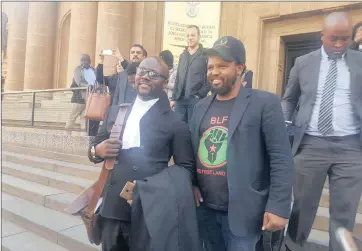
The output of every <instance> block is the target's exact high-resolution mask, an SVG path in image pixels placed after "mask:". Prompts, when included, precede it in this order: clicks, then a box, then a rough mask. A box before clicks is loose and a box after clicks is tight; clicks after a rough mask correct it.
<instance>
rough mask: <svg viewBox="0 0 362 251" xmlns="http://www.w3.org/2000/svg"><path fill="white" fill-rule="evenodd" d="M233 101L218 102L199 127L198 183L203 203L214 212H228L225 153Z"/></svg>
mask: <svg viewBox="0 0 362 251" xmlns="http://www.w3.org/2000/svg"><path fill="white" fill-rule="evenodd" d="M234 101H235V98H234V99H231V100H217V99H215V100H214V102H213V103H212V104H211V106H210V107H209V109H208V111H207V113H206V114H205V116H204V118H203V120H202V122H201V126H200V135H201V138H200V144H199V149H198V156H197V182H198V186H199V188H200V191H201V194H202V197H203V199H204V203H205V204H206V206H207V207H209V208H212V209H215V210H222V211H227V210H228V203H229V190H228V182H227V160H226V152H227V145H228V128H229V115H230V113H231V109H232V106H233V104H234Z"/></svg>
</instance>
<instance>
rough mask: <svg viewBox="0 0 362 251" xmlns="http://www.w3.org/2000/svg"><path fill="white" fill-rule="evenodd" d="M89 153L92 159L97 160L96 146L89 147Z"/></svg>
mask: <svg viewBox="0 0 362 251" xmlns="http://www.w3.org/2000/svg"><path fill="white" fill-rule="evenodd" d="M90 153H91V156H92V158H93V159H97V156H96V146H92V147H91V149H90Z"/></svg>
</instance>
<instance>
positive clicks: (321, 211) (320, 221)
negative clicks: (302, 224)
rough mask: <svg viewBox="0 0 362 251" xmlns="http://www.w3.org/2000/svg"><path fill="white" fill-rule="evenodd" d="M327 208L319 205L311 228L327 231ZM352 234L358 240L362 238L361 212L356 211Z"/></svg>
mask: <svg viewBox="0 0 362 251" xmlns="http://www.w3.org/2000/svg"><path fill="white" fill-rule="evenodd" d="M328 210H329V209H328V208H325V207H319V208H318V211H317V215H316V218H315V220H314V224H313V228H314V229H316V230H321V231H325V232H327V231H328V221H329V211H328ZM353 234H354V235H355V236H356V237H357V238H358V239H360V240H362V214H359V213H357V215H356V223H355V225H354V231H353Z"/></svg>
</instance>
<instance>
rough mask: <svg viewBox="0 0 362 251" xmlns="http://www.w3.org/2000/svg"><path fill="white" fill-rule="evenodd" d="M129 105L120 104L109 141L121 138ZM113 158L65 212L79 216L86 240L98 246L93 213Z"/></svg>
mask: <svg viewBox="0 0 362 251" xmlns="http://www.w3.org/2000/svg"><path fill="white" fill-rule="evenodd" d="M128 107H129V104H121V105H120V107H119V112H118V115H117V119H116V122H115V123H114V125H113V127H112V130H111V135H110V137H109V138H110V139H119V138H120V136H121V132H122V128H123V124H124V118H125V115H126V112H127V108H128ZM115 160H116V159H115V158H113V159H106V160H105V161H104V164H103V167H102V170H101V172H100V174H99V177H98V179H97V181H96V182H95V183H94V184H93V185H92V186H91V187H89V188H87V189H86V190H85V191H83V192H82V193H81V194H80V195H79V196H78V198H77V199H75V200H74V201H73V203H72V204H71V205H69V207H68V208H66V209H65V211H66V212H67V213H69V214H73V215H81V218H82V220H83V222H84V225H85V227H86V229H87V234H88V239H89V241H90V243H92V244H95V245H99V244H100V243H101V241H102V225H101V224H102V218H101V216H100V214H99V210H97V211H96V212H95V211H94V210H95V208H96V206H97V203H98V201H99V199H100V197H101V195H102V192H103V189H104V185H105V184H106V182H107V180H108V175H109V173H110V171H111V170H112V169H113V168H114V162H115Z"/></svg>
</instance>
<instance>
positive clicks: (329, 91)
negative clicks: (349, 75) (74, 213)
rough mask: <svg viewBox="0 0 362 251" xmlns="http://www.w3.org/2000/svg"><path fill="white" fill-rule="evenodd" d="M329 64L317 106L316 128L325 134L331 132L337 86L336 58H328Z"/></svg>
mask: <svg viewBox="0 0 362 251" xmlns="http://www.w3.org/2000/svg"><path fill="white" fill-rule="evenodd" d="M329 61H330V65H329V70H328V74H327V78H326V82H325V84H324V88H323V94H322V102H321V105H320V108H319V118H318V130H319V131H320V132H321V133H322V134H323V135H326V134H328V133H331V132H333V123H332V120H333V101H334V92H335V90H336V86H337V60H335V59H329Z"/></svg>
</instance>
